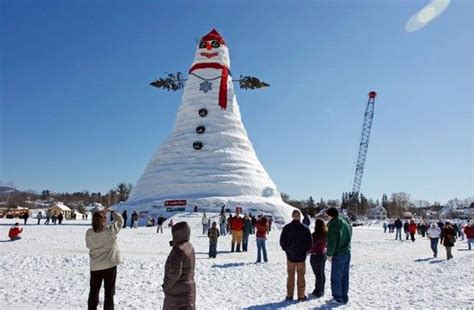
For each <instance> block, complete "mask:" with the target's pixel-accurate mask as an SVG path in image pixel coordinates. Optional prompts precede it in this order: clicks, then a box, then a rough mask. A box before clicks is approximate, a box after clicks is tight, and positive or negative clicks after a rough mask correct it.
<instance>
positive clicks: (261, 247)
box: [257, 238, 268, 263]
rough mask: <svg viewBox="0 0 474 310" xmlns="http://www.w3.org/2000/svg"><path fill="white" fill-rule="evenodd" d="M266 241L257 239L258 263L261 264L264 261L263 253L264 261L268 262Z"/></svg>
mask: <svg viewBox="0 0 474 310" xmlns="http://www.w3.org/2000/svg"><path fill="white" fill-rule="evenodd" d="M266 241H267V240H266V239H263V238H257V262H258V263H260V262H261V261H262V253H261V252H263V260H264V261H265V263H266V262H268V258H267V247H266V245H265V243H266Z"/></svg>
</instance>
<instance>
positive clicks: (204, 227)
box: [202, 224, 207, 235]
mask: <svg viewBox="0 0 474 310" xmlns="http://www.w3.org/2000/svg"><path fill="white" fill-rule="evenodd" d="M202 234H203V235H204V234H207V224H202Z"/></svg>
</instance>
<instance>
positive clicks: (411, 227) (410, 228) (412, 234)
mask: <svg viewBox="0 0 474 310" xmlns="http://www.w3.org/2000/svg"><path fill="white" fill-rule="evenodd" d="M417 228H418V227H417V226H416V224H415V221H413V220H412V221H411V222H410V224H408V231H409V232H410V237H411V241H413V242H415V234H416V230H417Z"/></svg>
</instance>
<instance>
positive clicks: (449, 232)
mask: <svg viewBox="0 0 474 310" xmlns="http://www.w3.org/2000/svg"><path fill="white" fill-rule="evenodd" d="M440 242H442V244H443V245H444V247H445V248H446V255H447V258H448V259H451V258H453V254H452V252H451V250H452V248H453V246H454V243H455V242H456V231H455V230H454V228H453V226H451V224H450V223H449V222H446V223H445V225H444V227H443V230H442V232H441V240H440Z"/></svg>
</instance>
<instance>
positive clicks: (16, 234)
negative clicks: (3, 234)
mask: <svg viewBox="0 0 474 310" xmlns="http://www.w3.org/2000/svg"><path fill="white" fill-rule="evenodd" d="M22 232H23V228H20V223H15V225H13V227H11V228H10V230H9V231H8V238H10V240H11V241H15V240H20V239H21V237H20V234H21V233H22Z"/></svg>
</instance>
